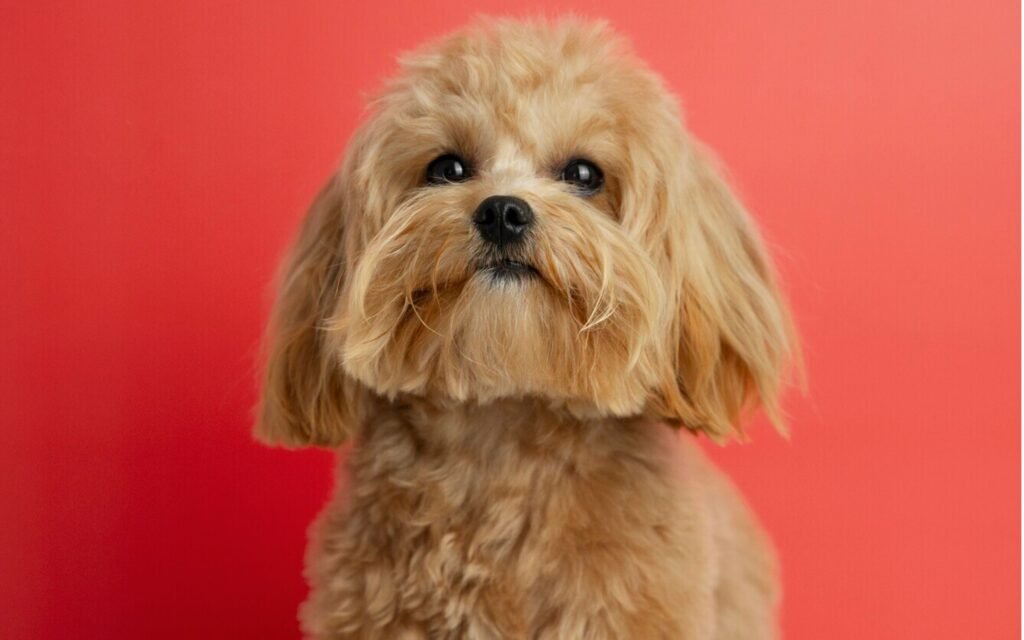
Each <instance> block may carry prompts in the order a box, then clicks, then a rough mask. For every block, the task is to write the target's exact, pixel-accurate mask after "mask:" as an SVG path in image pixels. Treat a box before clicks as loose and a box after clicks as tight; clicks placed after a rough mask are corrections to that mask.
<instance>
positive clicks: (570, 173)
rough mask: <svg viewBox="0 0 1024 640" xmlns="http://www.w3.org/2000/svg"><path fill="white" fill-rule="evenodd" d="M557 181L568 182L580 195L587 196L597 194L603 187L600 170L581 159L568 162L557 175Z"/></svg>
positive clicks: (602, 176) (602, 174)
mask: <svg viewBox="0 0 1024 640" xmlns="http://www.w3.org/2000/svg"><path fill="white" fill-rule="evenodd" d="M558 179H559V180H561V181H562V182H568V183H569V184H571V185H573V186H574V187H576V190H577V191H579V192H580V194H582V195H587V196H590V195H593V194H595V193H597V192H598V191H600V190H601V186H602V185H604V173H602V172H601V168H600V167H598V166H597V165H596V164H594V163H593V162H591V161H589V160H584V159H582V158H576V159H574V160H570V161H569V163H568V164H566V165H565V168H564V169H562V172H561V173H560V174H559V175H558Z"/></svg>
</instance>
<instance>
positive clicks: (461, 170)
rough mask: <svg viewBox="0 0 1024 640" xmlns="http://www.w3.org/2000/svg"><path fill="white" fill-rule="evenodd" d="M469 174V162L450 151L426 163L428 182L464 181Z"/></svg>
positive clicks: (467, 178) (470, 173)
mask: <svg viewBox="0 0 1024 640" xmlns="http://www.w3.org/2000/svg"><path fill="white" fill-rule="evenodd" d="M471 176H472V172H471V171H470V169H469V163H468V162H466V161H465V160H463V159H462V158H460V157H459V156H457V155H455V154H452V153H447V154H445V155H443V156H440V157H438V158H434V160H433V161H431V163H430V164H428V165H427V182H429V183H430V184H445V183H448V182H464V181H466V180H469V178H470V177H471Z"/></svg>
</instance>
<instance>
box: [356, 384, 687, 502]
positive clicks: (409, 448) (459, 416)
mask: <svg viewBox="0 0 1024 640" xmlns="http://www.w3.org/2000/svg"><path fill="white" fill-rule="evenodd" d="M375 414H376V415H374V416H372V417H371V418H370V419H369V420H368V421H367V424H366V426H365V427H364V429H363V433H362V434H361V436H360V438H359V439H358V440H357V443H356V456H355V463H356V467H357V468H356V469H355V471H356V476H357V477H356V478H355V481H356V482H359V481H360V478H359V477H358V476H359V475H362V474H366V473H369V474H371V475H377V474H381V475H391V476H392V480H393V481H397V482H402V478H403V477H406V476H407V479H408V481H410V482H422V481H423V478H424V475H423V474H424V473H425V472H427V470H429V472H428V475H429V474H436V475H437V476H438V477H441V476H449V475H450V474H452V473H458V474H465V475H466V476H467V477H468V478H470V485H473V484H476V485H477V486H478V487H479V489H480V491H481V492H483V493H486V492H487V491H489V490H493V489H494V486H495V484H500V485H504V484H507V483H508V482H509V481H514V482H520V481H523V482H525V481H527V480H529V481H531V482H533V480H532V479H531V477H532V476H537V475H539V476H540V480H539V481H540V482H542V483H543V482H544V481H557V480H558V478H559V477H560V476H561V475H563V474H582V475H586V476H591V475H592V474H593V475H597V474H601V473H606V472H609V470H610V469H611V468H613V467H615V468H617V469H618V470H617V471H616V472H615V475H618V473H619V472H620V471H621V467H622V466H623V465H630V466H632V465H640V466H642V467H644V468H645V469H646V470H647V471H649V472H653V473H655V474H660V473H661V471H662V470H663V469H665V468H667V467H668V464H667V463H666V453H665V451H666V447H665V443H666V442H667V439H669V438H676V437H678V434H676V433H674V431H673V430H671V429H670V428H669V427H667V426H665V425H662V424H658V423H655V422H652V421H650V420H648V419H645V418H641V417H631V418H601V419H593V420H583V419H580V418H578V417H574V415H573V413H572V412H569V411H566V410H562V409H559V408H553V407H551V406H549V405H547V404H545V403H543V402H540V401H537V400H531V399H515V400H501V401H497V402H492V403H489V404H484V405H480V404H471V403H444V404H442V403H437V402H431V401H427V400H423V399H407V400H404V401H400V402H394V403H388V404H382V405H380V406H379V407H378V410H377V411H376V412H375ZM360 467H362V469H361V470H360Z"/></svg>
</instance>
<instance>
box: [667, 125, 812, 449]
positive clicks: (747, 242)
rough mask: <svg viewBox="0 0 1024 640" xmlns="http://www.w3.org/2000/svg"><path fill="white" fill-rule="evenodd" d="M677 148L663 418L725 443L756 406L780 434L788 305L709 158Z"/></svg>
mask: <svg viewBox="0 0 1024 640" xmlns="http://www.w3.org/2000/svg"><path fill="white" fill-rule="evenodd" d="M686 147H687V149H686V151H685V152H684V157H685V158H686V166H685V169H684V174H685V175H684V177H683V179H682V180H681V182H680V183H679V184H678V185H677V191H676V192H675V194H673V195H674V197H672V196H670V197H669V198H668V200H669V201H670V202H671V201H672V200H676V201H677V207H676V208H677V209H678V210H677V211H672V212H669V214H668V215H670V216H674V219H675V221H676V222H677V223H678V224H679V225H681V233H679V232H676V233H673V235H674V236H675V241H674V242H671V243H670V245H669V250H670V254H671V256H670V263H671V267H670V270H672V271H673V272H674V279H675V285H676V287H675V288H676V292H677V293H676V295H677V299H676V301H675V303H674V308H676V309H678V312H677V313H676V317H675V319H674V323H675V324H674V326H673V328H672V330H671V334H672V339H673V340H674V341H676V343H678V345H679V346H678V351H677V353H676V354H674V355H675V369H676V370H675V384H674V385H672V388H668V389H665V390H664V391H663V399H664V400H666V402H665V404H666V405H667V406H666V407H665V408H666V409H668V411H667V413H668V417H669V418H674V419H676V420H679V421H681V422H682V424H683V425H684V426H686V427H688V428H690V429H694V430H701V431H704V432H706V433H707V434H708V435H710V436H711V437H712V438H714V439H716V440H725V439H727V438H728V437H729V436H734V435H735V436H740V437H742V436H743V430H742V425H741V420H742V418H743V417H744V415H743V414H744V413H745V410H748V409H753V408H755V407H756V406H758V405H760V406H761V407H763V409H764V410H765V413H766V414H767V415H768V417H769V419H770V420H771V421H772V422H773V423H774V424H775V426H776V427H777V428H778V429H779V430H780V431H782V432H783V433H784V432H785V428H784V425H783V422H782V416H781V413H780V410H779V404H778V395H779V391H780V387H781V386H782V385H781V383H782V378H783V375H784V373H785V368H786V366H787V364H788V361H789V360H790V356H791V355H792V354H793V352H794V349H795V342H794V337H793V332H792V328H791V322H790V318H789V313H788V310H787V309H786V306H785V303H784V301H783V300H782V298H781V296H780V294H779V291H778V288H777V286H776V283H775V277H774V273H773V269H772V266H771V264H770V263H769V260H768V256H767V254H766V253H765V250H764V247H763V245H762V241H761V237H760V235H759V233H758V231H757V228H756V227H755V225H754V222H753V220H752V219H751V218H750V216H749V215H748V214H747V212H746V211H745V210H744V208H743V206H742V205H741V204H740V202H739V201H738V200H737V198H736V197H735V196H734V195H733V193H732V191H731V190H730V189H729V187H728V186H727V185H726V183H725V181H724V180H723V179H722V178H721V177H720V175H719V173H718V171H717V170H716V167H715V165H714V160H713V159H712V156H711V155H710V154H709V153H708V152H707V151H706V150H704V149H702V148H700V147H699V146H697V145H696V144H695V143H689V144H687V145H686ZM675 228H676V229H680V227H675Z"/></svg>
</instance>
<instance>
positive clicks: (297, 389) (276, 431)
mask: <svg viewBox="0 0 1024 640" xmlns="http://www.w3.org/2000/svg"><path fill="white" fill-rule="evenodd" d="M343 200H344V199H343V197H342V188H341V185H340V181H339V178H337V177H335V178H332V179H331V181H330V182H328V183H327V185H325V186H324V188H323V189H322V190H321V191H320V194H319V195H318V196H317V198H316V200H315V201H314V203H313V205H312V207H311V208H310V210H309V213H308V214H307V215H306V219H305V222H304V223H303V226H302V230H301V231H300V233H299V236H298V239H297V241H296V243H295V246H294V248H293V249H292V253H291V256H290V258H289V259H288V260H287V261H286V262H285V263H284V265H283V266H284V269H283V271H282V272H281V275H280V284H279V290H278V296H277V301H276V303H275V306H274V310H273V313H272V315H271V321H270V325H269V328H268V331H267V357H266V373H265V377H264V383H263V390H262V396H261V399H260V406H259V409H258V418H257V424H256V437H257V438H258V439H259V440H261V441H263V442H266V443H268V444H280V445H285V446H301V445H321V446H336V445H339V444H341V443H342V442H344V441H345V440H346V439H347V438H348V437H349V436H350V434H351V432H352V431H353V430H354V429H355V428H357V424H358V416H359V409H360V404H361V400H362V395H363V394H364V393H365V392H364V391H363V389H362V388H361V387H360V386H359V385H358V383H357V382H355V381H354V380H352V379H351V378H349V377H348V376H347V375H345V373H344V372H343V370H342V368H341V363H340V360H339V358H338V357H337V356H336V354H334V353H333V352H332V351H330V350H329V349H328V348H327V346H326V340H325V335H324V331H323V325H324V323H325V321H326V320H327V319H328V317H329V315H330V314H331V313H333V311H334V309H335V307H336V305H337V301H338V296H339V295H340V292H341V289H342V286H343V280H344V274H343V272H344V270H345V265H344V262H345V256H344V250H343V242H344V215H343V212H342V210H341V209H342V208H343V206H344V202H343Z"/></svg>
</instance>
